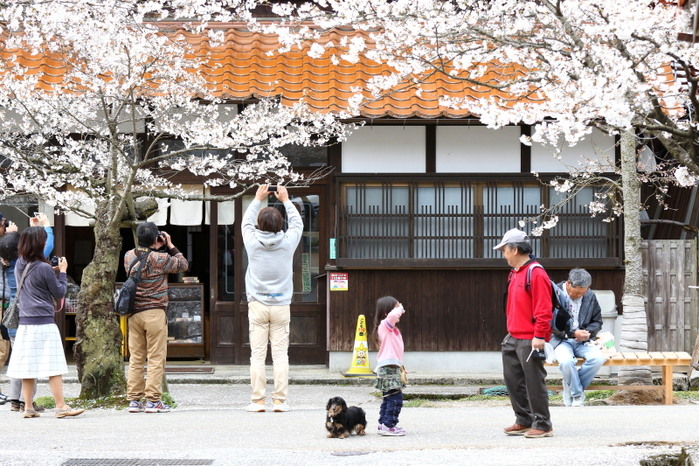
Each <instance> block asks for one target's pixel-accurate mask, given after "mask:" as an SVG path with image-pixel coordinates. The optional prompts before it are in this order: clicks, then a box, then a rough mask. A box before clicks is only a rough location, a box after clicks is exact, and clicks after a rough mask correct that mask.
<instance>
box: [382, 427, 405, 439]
mask: <svg viewBox="0 0 699 466" xmlns="http://www.w3.org/2000/svg"><path fill="white" fill-rule="evenodd" d="M379 435H384V436H386V437H402V436H403V435H405V430H404V429H403V428H402V427H398V426H395V427H386V426H385V425H383V424H379Z"/></svg>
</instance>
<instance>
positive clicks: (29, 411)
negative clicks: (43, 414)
mask: <svg viewBox="0 0 699 466" xmlns="http://www.w3.org/2000/svg"><path fill="white" fill-rule="evenodd" d="M23 417H24V418H30V417H39V413H37V412H36V411H34V410H33V409H31V408H27V409H25V410H24V416H23Z"/></svg>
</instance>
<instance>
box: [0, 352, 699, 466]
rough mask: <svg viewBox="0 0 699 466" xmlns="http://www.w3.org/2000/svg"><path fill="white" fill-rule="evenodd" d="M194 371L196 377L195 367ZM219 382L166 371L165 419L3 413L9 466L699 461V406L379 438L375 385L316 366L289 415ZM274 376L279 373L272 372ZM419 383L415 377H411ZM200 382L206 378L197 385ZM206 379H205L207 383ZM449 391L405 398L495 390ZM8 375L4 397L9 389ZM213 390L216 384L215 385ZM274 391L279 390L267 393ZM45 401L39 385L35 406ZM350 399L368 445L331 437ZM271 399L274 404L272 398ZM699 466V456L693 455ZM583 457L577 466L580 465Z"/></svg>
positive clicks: (420, 420)
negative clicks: (252, 408) (676, 457)
mask: <svg viewBox="0 0 699 466" xmlns="http://www.w3.org/2000/svg"><path fill="white" fill-rule="evenodd" d="M186 367H192V365H190V364H187V365H186ZM214 369H215V370H214V372H213V374H207V375H206V376H205V375H203V374H190V373H169V374H168V381H169V385H170V387H169V388H170V393H171V395H172V396H173V397H174V399H175V401H176V402H177V403H178V406H177V407H176V408H175V409H173V410H172V411H171V412H170V413H167V414H145V413H143V414H130V413H127V412H125V411H123V410H113V409H97V410H90V411H88V412H86V413H85V414H83V415H81V416H78V417H76V418H67V419H56V418H55V417H54V416H53V412H52V411H51V410H48V411H47V412H46V413H45V414H44V415H42V416H41V417H40V418H36V419H23V418H22V417H21V416H20V415H19V414H18V413H15V412H11V411H10V410H9V408H8V406H7V405H5V406H0V425H2V426H3V446H2V449H0V465H1V466H72V465H76V466H77V465H81V466H97V465H100V466H116V465H121V466H145V465H147V464H148V465H154V464H158V465H162V466H167V465H175V464H179V465H185V466H186V465H195V464H212V465H215V466H228V465H284V466H287V465H290V466H294V465H316V464H319V465H320V464H323V465H325V464H333V465H374V464H376V465H384V464H401V465H420V466H424V465H446V464H448V465H478V466H500V465H517V466H527V465H532V466H534V465H537V466H538V465H541V464H574V463H578V462H579V463H580V464H585V465H586V466H587V465H605V466H631V465H635V466H636V465H639V464H640V463H639V462H640V461H641V460H642V459H645V458H648V457H649V456H652V455H657V454H661V453H670V454H677V453H678V452H679V451H680V450H681V448H683V447H684V448H687V449H689V450H690V451H692V452H696V451H699V434H697V432H698V431H697V428H696V420H697V419H699V404H685V405H674V406H586V407H584V408H565V407H562V406H552V407H551V417H552V421H553V424H554V433H555V436H554V437H552V438H546V439H525V438H523V437H509V436H506V435H504V434H503V433H502V428H503V427H505V426H507V425H509V424H511V423H512V422H513V420H514V416H513V413H512V409H511V407H509V406H507V403H506V402H498V403H493V404H491V405H487V406H484V405H483V404H481V403H469V402H468V401H459V402H447V403H443V404H439V405H438V406H437V407H412V406H410V405H408V406H406V407H404V409H403V412H402V413H401V416H400V418H401V426H402V427H404V428H405V429H406V430H407V431H408V435H406V436H405V437H397V438H388V437H381V436H379V435H377V434H376V425H377V423H376V419H377V416H378V409H379V406H380V402H381V401H380V399H379V398H377V397H376V396H374V394H373V392H374V390H373V388H371V387H370V381H368V380H363V381H359V380H353V382H352V383H351V384H349V385H347V384H344V383H342V382H343V381H344V380H346V379H341V378H340V377H339V374H338V375H335V374H329V373H328V371H327V369H326V368H324V367H318V366H302V367H297V366H293V367H292V370H291V373H292V381H294V382H295V383H294V384H293V385H292V386H291V387H290V389H289V403H290V405H291V406H292V411H291V412H288V413H272V412H265V413H248V412H246V411H245V409H244V408H245V406H246V405H247V404H248V403H249V400H250V388H249V385H248V382H247V370H248V368H247V367H246V366H215V367H214ZM269 373H271V368H269ZM414 376H415V377H414V378H415V379H417V380H420V379H419V377H418V376H419V374H414ZM74 377H75V375H74V373H72V374H69V375H68V376H67V377H66V383H65V392H66V396H67V397H74V396H76V395H77V394H78V393H79V390H80V386H79V385H78V384H77V383H73V382H72V380H74ZM196 377H199V379H198V380H208V381H209V383H201V382H200V381H198V380H197V379H196ZM205 377H209V378H208V379H207V378H205ZM424 377H425V379H424V380H426V378H427V377H433V378H434V379H433V380H443V379H442V378H448V379H449V381H450V382H452V384H451V385H411V386H409V387H408V388H407V389H406V393H410V392H412V393H415V392H416V391H417V390H425V391H426V392H430V393H443V394H447V393H449V392H451V391H452V390H454V391H462V392H469V393H471V394H472V393H474V391H475V390H477V388H478V387H479V385H478V384H475V385H465V384H464V385H454V384H453V382H456V381H462V382H463V381H466V380H468V381H472V380H482V381H487V382H495V383H493V384H490V383H488V384H485V385H497V384H498V383H497V382H499V380H498V379H497V377H495V375H493V374H491V375H489V376H487V377H480V376H478V377H474V376H465V375H458V374H457V375H453V374H451V375H440V376H439V377H436V376H435V375H429V376H427V375H425V376H424ZM5 380H6V379H5V378H4V375H3V376H0V388H2V389H6V385H5V383H4V382H5ZM214 380H215V381H216V383H211V382H213V381H214ZM301 382H304V383H301ZM269 388H270V389H271V387H269ZM48 394H49V391H48V386H47V384H46V383H44V382H42V383H40V384H39V391H38V393H37V396H46V395H48ZM337 395H339V396H342V397H344V398H345V399H346V400H347V402H348V403H349V404H354V405H358V406H361V407H363V408H364V409H365V410H366V412H367V420H368V427H367V432H368V433H367V435H366V436H364V437H358V436H352V437H351V438H348V439H343V440H340V439H327V438H326V436H325V434H326V432H325V430H324V421H325V413H324V408H325V403H326V402H327V400H328V398H330V397H332V396H337ZM268 401H269V400H268ZM694 455H695V456H694V459H693V461H694V463H693V464H694V465H699V456H696V453H694ZM578 459H579V461H578Z"/></svg>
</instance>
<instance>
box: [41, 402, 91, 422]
mask: <svg viewBox="0 0 699 466" xmlns="http://www.w3.org/2000/svg"><path fill="white" fill-rule="evenodd" d="M84 412H85V410H84V409H73V408H71V407H70V406H68V405H66V407H65V408H56V417H57V418H59V419H60V418H62V417H67V416H77V415H79V414H82V413H84ZM37 416H38V414H37Z"/></svg>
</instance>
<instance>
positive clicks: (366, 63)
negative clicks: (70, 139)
mask: <svg viewBox="0 0 699 466" xmlns="http://www.w3.org/2000/svg"><path fill="white" fill-rule="evenodd" d="M172 26H175V27H172ZM164 27H165V28H167V32H166V33H167V34H172V35H182V37H184V38H185V40H186V41H187V42H188V43H189V44H190V45H191V46H192V47H193V54H194V55H195V56H201V57H207V56H210V57H211V58H210V61H209V66H208V69H207V70H206V71H205V73H206V75H207V76H208V78H209V80H210V82H211V86H212V88H213V90H214V92H215V93H216V94H217V95H219V96H220V97H223V98H230V99H250V98H260V97H272V96H280V97H281V98H282V100H283V102H284V103H286V104H290V103H294V102H297V101H299V100H301V99H303V100H304V101H305V102H306V103H307V104H308V105H309V106H310V107H311V108H312V109H314V110H315V111H319V112H330V111H343V110H347V108H348V100H349V99H350V98H351V97H352V95H353V89H355V88H357V87H364V86H365V84H366V83H367V82H368V81H369V80H370V79H371V78H372V77H375V76H380V75H385V74H388V73H390V69H389V68H388V67H387V66H386V65H381V64H378V63H376V62H373V61H370V60H368V59H366V58H363V57H362V58H360V60H359V61H358V62H357V63H350V62H348V61H346V60H339V63H338V64H337V65H334V64H333V63H332V58H331V57H332V55H333V54H334V55H337V56H338V57H339V56H340V55H341V54H342V53H344V52H345V50H344V49H341V48H340V46H339V44H340V41H341V40H342V39H343V38H349V37H355V36H358V35H362V36H363V38H364V40H365V41H366V42H367V44H368V45H369V46H371V44H372V41H371V38H370V37H369V35H368V34H366V33H362V32H356V31H343V30H332V31H329V32H328V33H326V34H324V35H323V36H322V39H321V42H322V43H324V44H327V43H328V42H329V41H332V42H333V44H335V46H334V47H331V48H329V49H328V50H326V52H325V53H324V54H323V56H322V57H320V58H311V57H309V56H308V50H309V49H310V43H309V44H308V45H307V46H305V47H304V48H302V49H299V48H295V49H292V50H291V51H289V52H285V53H278V52H277V51H276V50H277V48H278V45H279V43H278V39H277V36H275V35H270V34H262V33H258V32H250V31H247V30H245V29H242V28H240V27H227V28H225V29H224V37H225V39H224V42H223V44H217V45H212V44H211V43H210V40H209V38H208V37H206V36H205V35H200V34H193V33H190V32H188V31H186V30H185V29H183V28H180V27H177V26H176V25H173V23H170V27H169V28H168V25H167V24H165V25H164ZM10 54H15V55H17V56H18V60H19V63H20V64H21V65H22V66H25V67H26V68H27V72H28V74H34V73H38V72H41V73H44V74H43V76H42V77H41V84H42V87H44V88H50V87H52V85H55V84H58V83H60V81H61V79H62V70H63V69H64V68H63V65H62V63H61V62H60V61H59V60H55V59H52V58H51V57H48V56H39V55H31V54H30V53H29V52H28V51H26V50H7V49H5V50H2V51H1V52H0V55H2V56H5V57H6V56H8V55H10ZM516 73H517V72H516V71H515V70H513V69H512V68H502V69H497V68H496V67H492V66H491V67H490V70H489V78H490V79H493V80H494V81H496V82H498V81H501V80H503V79H506V78H507V76H512V75H513V74H516ZM407 84H408V83H404V84H403V85H402V86H398V89H396V90H395V91H394V92H393V93H391V94H390V95H388V96H386V97H383V98H381V99H378V100H373V101H369V102H368V103H366V104H365V105H364V106H363V109H362V115H363V116H365V117H370V118H379V117H386V116H391V117H397V118H410V117H422V118H439V117H447V118H460V117H465V116H468V115H469V112H468V111H467V110H457V109H452V108H448V107H444V106H441V105H439V99H440V97H443V96H447V97H452V98H474V99H477V98H482V97H489V96H493V95H499V96H500V97H502V98H503V101H504V103H505V104H506V102H507V100H508V99H507V94H505V93H503V92H498V91H493V90H492V89H491V88H485V87H484V88H478V87H475V86H472V85H470V84H468V83H466V82H465V81H461V80H458V79H451V78H449V77H447V76H445V75H444V74H440V73H435V74H434V75H432V76H430V77H428V78H427V79H426V80H425V81H424V82H423V84H422V86H421V87H422V89H423V91H422V93H421V95H420V96H419V97H418V95H417V94H416V93H415V91H414V89H411V88H406V87H405V86H406V85H407ZM509 100H510V101H514V100H515V99H509Z"/></svg>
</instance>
